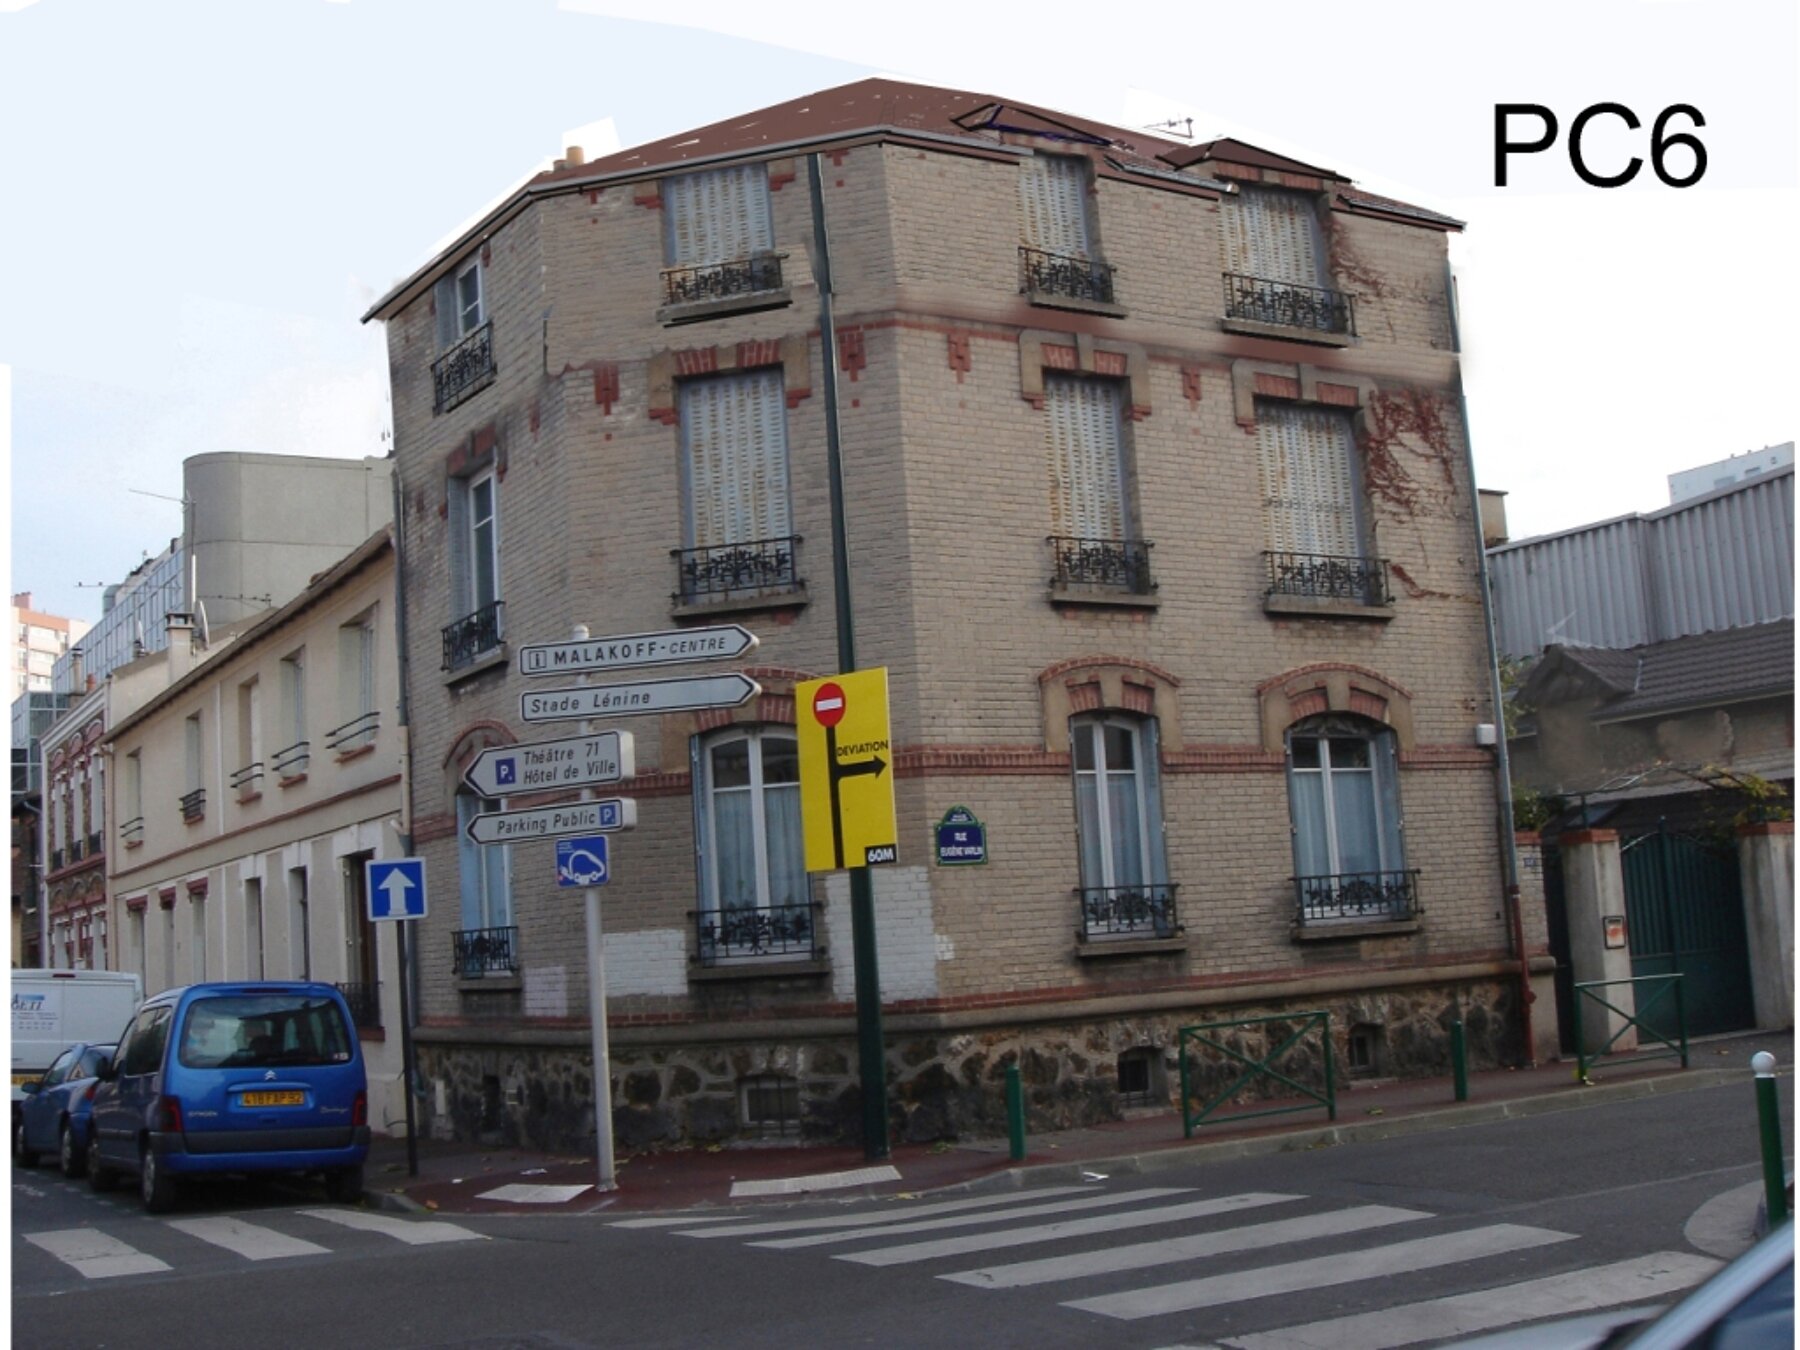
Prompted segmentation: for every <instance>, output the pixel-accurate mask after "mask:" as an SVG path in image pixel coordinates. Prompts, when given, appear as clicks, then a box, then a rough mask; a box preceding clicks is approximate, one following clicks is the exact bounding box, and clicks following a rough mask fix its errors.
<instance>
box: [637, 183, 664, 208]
mask: <svg viewBox="0 0 1800 1350" xmlns="http://www.w3.org/2000/svg"><path fill="white" fill-rule="evenodd" d="M631 204H632V205H633V206H642V207H646V208H648V209H649V210H651V211H660V210H661V209H662V189H661V188H660V187H658V186H657V185H656V184H655V183H649V184H646V185H645V186H643V187H640V188H639V189H638V190H637V191H636V192H634V193H632V194H631Z"/></svg>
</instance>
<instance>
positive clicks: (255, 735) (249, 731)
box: [231, 680, 263, 797]
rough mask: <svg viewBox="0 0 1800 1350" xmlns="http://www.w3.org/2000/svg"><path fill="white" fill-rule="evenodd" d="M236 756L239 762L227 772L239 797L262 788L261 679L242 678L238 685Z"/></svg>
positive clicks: (254, 793)
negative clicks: (244, 679) (233, 770)
mask: <svg viewBox="0 0 1800 1350" xmlns="http://www.w3.org/2000/svg"><path fill="white" fill-rule="evenodd" d="M237 712H238V758H239V759H240V760H241V761H242V762H241V763H240V764H239V765H238V768H237V770H236V771H235V772H234V773H233V774H232V775H231V786H232V787H233V788H235V789H236V790H237V793H238V795H239V796H240V797H252V796H255V795H256V793H258V792H260V791H261V790H262V776H263V752H262V682H261V681H260V680H246V681H244V683H242V684H240V685H239V686H238V694H237Z"/></svg>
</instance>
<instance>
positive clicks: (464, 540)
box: [445, 478, 475, 619]
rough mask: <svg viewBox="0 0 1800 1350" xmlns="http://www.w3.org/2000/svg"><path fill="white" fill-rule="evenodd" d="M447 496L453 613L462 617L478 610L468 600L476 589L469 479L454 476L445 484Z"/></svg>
mask: <svg viewBox="0 0 1800 1350" xmlns="http://www.w3.org/2000/svg"><path fill="white" fill-rule="evenodd" d="M445 496H446V505H447V506H448V507H449V512H448V516H449V530H448V534H449V542H450V617H451V618H452V619H460V618H462V617H464V616H465V615H468V614H472V613H474V611H475V606H474V605H473V604H471V603H470V601H469V597H470V595H471V594H472V593H473V590H472V588H471V586H470V585H469V483H468V480H467V479H464V478H454V479H451V480H450V482H449V483H448V484H447V485H446V491H445Z"/></svg>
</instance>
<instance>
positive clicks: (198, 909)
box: [188, 891, 206, 982]
mask: <svg viewBox="0 0 1800 1350" xmlns="http://www.w3.org/2000/svg"><path fill="white" fill-rule="evenodd" d="M188 924H189V931H190V935H191V936H190V942H191V948H190V956H191V968H192V970H193V974H194V979H195V981H196V982H198V981H200V980H204V979H205V978H206V893H205V892H204V891H194V892H193V893H191V894H190V895H189V896H188Z"/></svg>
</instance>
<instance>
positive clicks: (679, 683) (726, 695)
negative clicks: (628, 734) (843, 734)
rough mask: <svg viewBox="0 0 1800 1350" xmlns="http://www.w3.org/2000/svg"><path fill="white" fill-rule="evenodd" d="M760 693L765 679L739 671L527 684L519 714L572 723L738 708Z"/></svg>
mask: <svg viewBox="0 0 1800 1350" xmlns="http://www.w3.org/2000/svg"><path fill="white" fill-rule="evenodd" d="M760 693H762V686H761V685H760V684H758V683H757V682H756V681H755V680H753V679H751V678H750V677H749V676H748V675H740V674H738V673H737V672H736V671H735V670H734V671H732V672H731V673H730V674H727V675H677V676H674V677H673V678H671V679H666V680H640V681H638V682H637V683H635V684H597V685H594V686H592V687H590V688H575V689H528V690H526V691H525V692H524V693H523V694H520V695H519V716H520V717H522V718H523V719H524V720H525V721H527V722H571V721H578V720H581V719H584V718H590V717H635V716H637V715H639V714H640V713H668V712H686V711H688V710H689V709H692V708H735V707H737V706H738V705H740V704H743V703H748V702H749V701H750V700H751V699H753V698H755V697H756V696H757V695H758V694H760Z"/></svg>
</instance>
